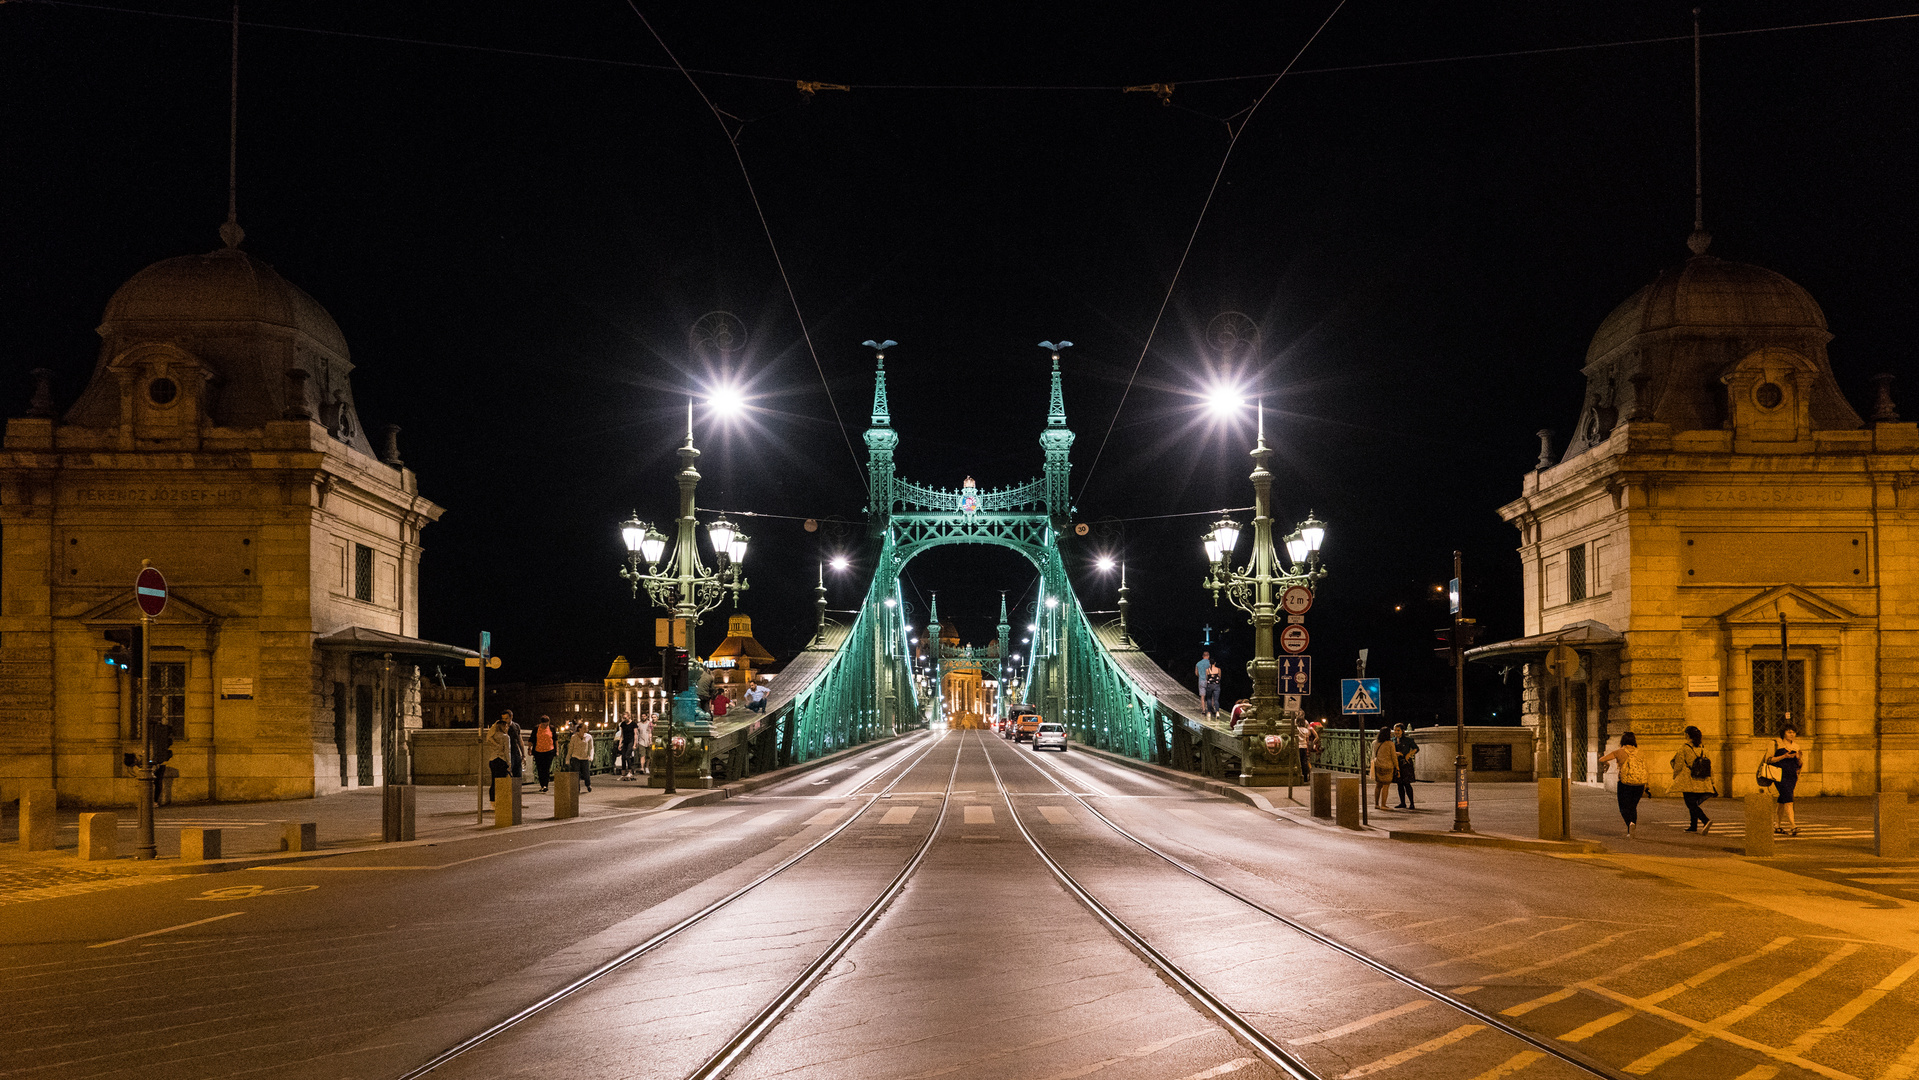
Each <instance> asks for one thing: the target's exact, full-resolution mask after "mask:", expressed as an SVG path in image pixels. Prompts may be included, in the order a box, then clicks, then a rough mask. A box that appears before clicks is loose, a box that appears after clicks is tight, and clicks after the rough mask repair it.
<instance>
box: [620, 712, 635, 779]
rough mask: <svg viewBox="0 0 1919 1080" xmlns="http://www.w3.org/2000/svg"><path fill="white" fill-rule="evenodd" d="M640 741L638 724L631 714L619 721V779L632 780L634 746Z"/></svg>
mask: <svg viewBox="0 0 1919 1080" xmlns="http://www.w3.org/2000/svg"><path fill="white" fill-rule="evenodd" d="M639 741H640V722H639V721H638V720H636V719H634V718H633V714H632V713H628V714H627V715H626V719H624V720H622V721H620V779H622V780H631V779H633V769H634V765H633V753H634V745H635V744H636V743H638V742H639Z"/></svg>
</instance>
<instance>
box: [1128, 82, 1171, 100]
mask: <svg viewBox="0 0 1919 1080" xmlns="http://www.w3.org/2000/svg"><path fill="white" fill-rule="evenodd" d="M1125 93H1128V94H1153V95H1155V96H1157V97H1158V98H1159V103H1160V104H1161V105H1171V104H1172V103H1173V84H1172V83H1169V82H1156V83H1146V84H1144V85H1142V86H1129V87H1127V88H1126V89H1125Z"/></svg>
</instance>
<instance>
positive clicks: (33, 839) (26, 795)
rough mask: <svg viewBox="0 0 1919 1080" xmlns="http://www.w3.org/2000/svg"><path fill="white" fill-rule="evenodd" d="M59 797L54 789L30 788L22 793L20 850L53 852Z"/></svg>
mask: <svg viewBox="0 0 1919 1080" xmlns="http://www.w3.org/2000/svg"><path fill="white" fill-rule="evenodd" d="M59 802H60V799H59V796H58V795H57V794H56V793H55V792H54V790H53V789H52V788H28V789H27V790H26V791H23V792H21V793H20V850H22V851H52V850H53V834H54V833H53V831H54V829H55V828H56V827H57V823H56V822H55V821H54V816H55V813H56V811H57V808H58V806H59Z"/></svg>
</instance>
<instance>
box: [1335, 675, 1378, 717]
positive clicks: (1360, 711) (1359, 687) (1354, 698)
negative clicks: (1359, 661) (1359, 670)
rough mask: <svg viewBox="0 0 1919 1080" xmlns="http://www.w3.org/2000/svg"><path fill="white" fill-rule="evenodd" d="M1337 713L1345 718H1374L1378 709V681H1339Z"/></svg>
mask: <svg viewBox="0 0 1919 1080" xmlns="http://www.w3.org/2000/svg"><path fill="white" fill-rule="evenodd" d="M1339 711H1340V712H1342V713H1345V714H1346V715H1347V716H1376V715H1378V714H1379V713H1380V712H1381V709H1380V707H1379V680H1378V679H1341V680H1339Z"/></svg>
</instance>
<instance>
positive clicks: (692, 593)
mask: <svg viewBox="0 0 1919 1080" xmlns="http://www.w3.org/2000/svg"><path fill="white" fill-rule="evenodd" d="M679 455H680V472H679V485H680V516H679V518H678V520H677V526H678V528H677V532H676V535H675V537H674V541H673V553H672V557H671V558H669V559H666V560H665V565H664V566H662V556H664V555H665V554H666V536H665V535H664V534H662V533H661V532H660V531H659V530H658V529H655V528H653V527H652V526H651V525H648V524H646V523H645V522H642V521H640V520H639V515H637V514H635V515H634V516H632V517H630V518H628V519H627V520H626V521H624V522H622V523H621V525H620V539H621V541H622V542H623V543H624V544H625V545H626V552H627V555H626V561H627V564H626V565H625V566H623V567H621V568H620V577H622V578H624V579H625V580H626V582H627V583H628V584H629V585H631V586H632V587H633V595H634V596H635V597H637V596H639V594H640V588H641V586H645V588H646V595H647V597H648V599H650V600H652V601H653V603H654V604H656V605H657V606H659V607H662V608H665V609H666V610H667V611H668V613H669V614H670V617H671V618H672V620H673V629H672V632H671V634H670V635H669V637H668V639H667V641H668V643H669V644H668V645H667V646H666V647H665V648H663V649H662V650H661V652H660V683H661V686H660V689H661V691H662V692H666V691H669V690H671V688H672V681H671V677H670V676H669V675H668V674H667V662H668V656H669V655H670V653H671V650H672V648H673V647H674V646H683V647H684V648H685V649H686V685H685V686H684V687H683V688H682V689H681V690H680V692H679V693H678V694H676V695H674V697H673V702H672V704H671V705H670V706H669V707H668V709H667V712H666V738H665V740H664V743H663V748H664V750H665V756H666V784H665V787H666V792H667V794H669V795H671V794H674V793H675V792H676V791H677V788H676V787H675V785H674V780H675V776H674V773H675V771H676V766H675V761H674V752H673V739H674V735H675V728H676V726H677V725H678V724H685V725H687V728H688V730H689V731H696V730H697V727H698V725H699V691H698V690H697V689H696V686H697V685H698V683H699V663H700V659H699V653H698V652H697V651H696V650H695V649H694V643H693V628H694V627H696V626H698V625H699V622H700V616H701V615H703V614H705V613H706V612H708V611H711V610H713V609H714V608H716V607H718V606H720V604H721V603H722V602H724V601H725V600H726V599H727V598H728V597H731V598H732V599H733V601H734V602H735V603H738V602H739V595H740V594H741V593H743V592H745V591H746V589H747V583H746V574H745V571H744V570H743V568H742V564H744V563H745V561H746V546H747V537H746V534H745V533H743V532H741V531H740V530H739V529H738V528H737V527H736V526H735V525H734V524H733V523H732V522H730V521H728V520H726V519H725V518H724V517H722V518H719V519H717V520H715V521H714V522H713V523H712V524H710V525H708V526H707V530H706V534H707V538H708V539H709V540H711V541H712V543H713V555H714V561H715V562H716V563H717V564H718V566H717V568H716V569H712V570H709V569H707V568H706V566H705V564H703V563H701V562H700V544H699V534H698V525H699V519H698V518H697V517H696V516H695V514H694V502H693V492H694V489H696V488H698V487H699V484H700V472H699V469H697V468H696V467H695V464H696V463H697V462H698V461H699V459H700V452H699V450H698V449H696V448H695V447H694V446H693V405H692V403H691V402H688V403H687V406H686V443H685V444H684V445H682V446H681V447H680V449H679ZM642 562H644V564H645V567H646V569H645V570H641V568H640V567H641V564H642Z"/></svg>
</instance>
